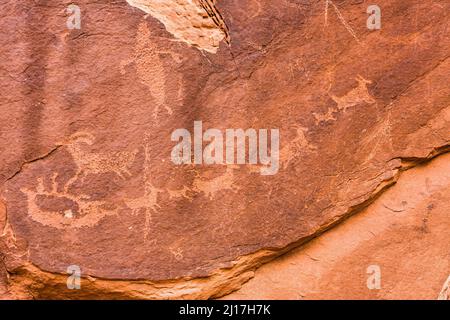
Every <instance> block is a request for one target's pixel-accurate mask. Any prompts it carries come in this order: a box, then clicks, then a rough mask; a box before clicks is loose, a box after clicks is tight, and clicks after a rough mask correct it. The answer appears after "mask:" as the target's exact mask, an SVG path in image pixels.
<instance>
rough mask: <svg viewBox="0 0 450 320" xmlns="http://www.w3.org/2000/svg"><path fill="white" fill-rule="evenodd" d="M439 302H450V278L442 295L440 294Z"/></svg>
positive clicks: (443, 288)
mask: <svg viewBox="0 0 450 320" xmlns="http://www.w3.org/2000/svg"><path fill="white" fill-rule="evenodd" d="M438 300H450V276H449V277H448V279H447V281H446V282H445V283H444V286H443V287H442V290H441V293H440V294H439V297H438Z"/></svg>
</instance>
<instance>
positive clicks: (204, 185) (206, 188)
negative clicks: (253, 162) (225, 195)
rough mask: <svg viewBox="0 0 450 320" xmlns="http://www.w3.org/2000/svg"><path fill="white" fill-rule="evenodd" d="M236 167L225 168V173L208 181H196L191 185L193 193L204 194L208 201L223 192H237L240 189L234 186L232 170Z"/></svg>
mask: <svg viewBox="0 0 450 320" xmlns="http://www.w3.org/2000/svg"><path fill="white" fill-rule="evenodd" d="M237 168H238V166H235V165H232V166H231V165H228V166H226V170H225V173H224V174H223V175H221V176H218V177H217V178H213V179H210V180H204V179H196V180H195V181H194V183H193V189H192V190H193V191H196V192H202V193H204V194H205V195H206V196H207V197H208V198H209V199H210V200H212V199H214V198H215V197H216V195H217V194H218V193H220V192H222V191H225V190H231V191H233V192H237V191H238V190H239V189H240V187H238V186H236V185H235V184H234V170H235V169H237Z"/></svg>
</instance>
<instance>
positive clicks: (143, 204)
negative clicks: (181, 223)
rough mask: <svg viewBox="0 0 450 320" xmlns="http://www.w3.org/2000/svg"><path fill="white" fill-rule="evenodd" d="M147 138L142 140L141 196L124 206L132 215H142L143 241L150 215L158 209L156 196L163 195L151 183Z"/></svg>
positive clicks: (128, 200)
mask: <svg viewBox="0 0 450 320" xmlns="http://www.w3.org/2000/svg"><path fill="white" fill-rule="evenodd" d="M148 139H149V137H148V136H146V137H145V139H144V167H143V175H142V180H143V185H144V190H143V195H142V196H140V197H138V198H132V199H126V200H125V205H126V206H127V207H128V208H129V209H131V211H132V214H139V213H143V214H144V217H145V223H144V239H147V237H148V234H149V231H150V228H151V226H150V224H151V221H152V213H156V212H157V210H158V209H160V208H161V207H160V205H159V204H158V194H159V193H164V192H165V190H163V189H159V188H156V187H155V186H154V185H153V183H152V181H151V173H150V166H151V164H150V156H151V155H150V147H149V145H148Z"/></svg>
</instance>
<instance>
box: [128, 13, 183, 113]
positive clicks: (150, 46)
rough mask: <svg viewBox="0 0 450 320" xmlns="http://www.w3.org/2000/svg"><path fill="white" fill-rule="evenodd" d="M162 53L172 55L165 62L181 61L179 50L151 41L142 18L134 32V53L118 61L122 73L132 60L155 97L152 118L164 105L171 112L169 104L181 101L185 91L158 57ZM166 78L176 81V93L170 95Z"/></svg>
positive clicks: (142, 81) (141, 78) (137, 71)
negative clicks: (159, 45) (171, 49)
mask: <svg viewBox="0 0 450 320" xmlns="http://www.w3.org/2000/svg"><path fill="white" fill-rule="evenodd" d="M161 55H168V56H170V57H171V62H170V63H168V65H169V64H173V62H175V63H176V64H179V63H181V62H182V58H181V57H180V56H179V55H178V54H176V53H174V52H171V51H164V50H160V49H159V48H158V46H157V44H156V43H155V42H154V41H152V34H151V32H150V30H149V28H148V26H147V23H146V22H145V21H144V22H142V23H140V24H139V28H138V31H137V34H136V45H135V48H134V56H133V57H132V58H131V59H129V60H127V61H123V62H122V63H121V73H122V74H125V72H126V71H125V67H126V66H128V65H129V64H131V63H134V65H135V68H136V73H137V75H138V77H139V79H140V81H141V83H142V84H144V85H145V86H146V87H147V88H148V90H149V91H150V94H151V95H152V97H153V99H154V103H155V107H154V109H153V118H154V119H156V118H157V117H158V114H159V111H160V109H165V111H166V112H167V114H168V115H172V114H173V109H172V107H170V105H171V104H175V103H177V102H178V101H180V100H181V99H182V97H183V95H184V90H183V78H182V76H181V75H180V74H178V72H176V71H173V70H170V72H169V70H168V68H166V67H165V66H164V65H165V62H164V60H163V59H162V58H161ZM168 75H169V76H168ZM169 81H172V82H173V81H176V82H177V84H176V86H175V87H177V88H178V90H176V91H177V92H176V93H173V94H172V95H175V97H169V92H167V88H168V87H169V86H168V82H169ZM169 98H172V99H169ZM169 100H170V101H169Z"/></svg>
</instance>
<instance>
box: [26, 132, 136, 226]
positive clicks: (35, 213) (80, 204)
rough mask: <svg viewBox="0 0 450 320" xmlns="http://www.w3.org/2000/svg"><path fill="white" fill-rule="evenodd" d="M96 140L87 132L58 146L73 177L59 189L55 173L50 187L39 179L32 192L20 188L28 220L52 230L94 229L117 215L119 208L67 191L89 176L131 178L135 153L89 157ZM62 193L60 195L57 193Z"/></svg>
mask: <svg viewBox="0 0 450 320" xmlns="http://www.w3.org/2000/svg"><path fill="white" fill-rule="evenodd" d="M94 141H95V137H94V136H93V135H91V134H89V133H86V132H79V133H76V134H74V135H72V136H70V137H69V138H68V139H67V140H66V141H64V142H63V143H62V144H61V145H62V146H64V148H65V149H66V150H67V151H68V152H69V153H70V155H71V157H72V159H73V162H74V164H75V167H76V169H75V174H74V175H73V176H72V177H71V178H70V179H69V180H68V181H67V182H65V183H64V185H62V186H61V188H59V184H58V183H57V177H58V173H57V172H55V173H54V174H53V176H52V177H51V187H50V188H49V190H48V189H46V187H45V184H44V179H45V178H44V177H38V178H37V180H36V182H37V184H36V186H35V187H34V188H29V187H26V188H24V187H23V188H21V191H22V192H23V193H24V194H25V195H26V196H27V205H28V212H29V215H30V216H31V218H32V219H33V220H35V221H37V222H39V223H41V224H43V225H48V226H53V227H55V228H66V227H69V228H79V227H83V226H94V225H95V224H96V223H98V222H99V221H100V220H101V219H103V218H104V217H105V216H108V215H114V214H117V212H118V209H119V208H118V207H117V206H115V205H112V204H111V203H108V202H106V201H91V200H90V197H89V196H87V195H73V194H71V193H70V187H71V186H72V185H73V184H74V183H75V182H77V181H81V182H82V183H83V182H84V179H85V178H86V177H87V176H89V175H99V174H105V173H114V174H116V175H117V176H119V177H120V178H121V179H125V178H126V177H127V176H131V173H130V171H129V168H130V166H131V165H132V164H133V162H134V160H135V157H136V154H137V152H138V150H134V151H132V152H127V151H116V152H109V153H92V152H89V151H88V148H89V147H90V146H92V145H93V144H94ZM61 189H62V190H63V191H59V190H61Z"/></svg>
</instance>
